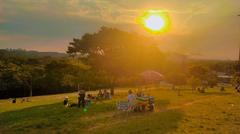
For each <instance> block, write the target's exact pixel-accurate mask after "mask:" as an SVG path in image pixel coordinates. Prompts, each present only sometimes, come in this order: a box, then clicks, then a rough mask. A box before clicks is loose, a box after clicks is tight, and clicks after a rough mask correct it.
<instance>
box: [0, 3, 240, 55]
mask: <svg viewBox="0 0 240 134" xmlns="http://www.w3.org/2000/svg"><path fill="white" fill-rule="evenodd" d="M148 10H163V11H165V12H167V13H168V14H169V16H170V18H171V24H172V26H171V29H170V30H169V31H168V32H167V33H164V34H158V35H153V34H151V33H147V32H146V31H145V30H144V28H143V27H142V26H140V25H138V24H137V22H136V19H137V17H139V16H141V15H142V14H143V13H144V12H146V11H148ZM238 14H240V0H0V48H23V49H28V50H38V51H58V52H65V51H66V49H67V46H68V42H69V41H71V40H72V38H73V37H81V35H83V34H84V33H86V32H90V33H91V32H96V31H97V30H98V29H99V28H100V27H101V26H103V25H104V26H110V27H117V28H120V29H123V30H128V31H131V32H136V33H139V34H144V35H146V36H153V38H154V39H155V40H157V42H158V45H159V47H160V49H162V50H163V51H170V52H180V53H184V54H187V55H189V56H192V57H198V58H207V59H236V58H237V57H238V55H237V54H238V46H239V44H240V16H237V15H238Z"/></svg>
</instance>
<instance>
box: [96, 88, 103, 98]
mask: <svg viewBox="0 0 240 134" xmlns="http://www.w3.org/2000/svg"><path fill="white" fill-rule="evenodd" d="M97 97H98V99H102V98H103V92H102V90H101V89H100V90H99V92H98V95H97Z"/></svg>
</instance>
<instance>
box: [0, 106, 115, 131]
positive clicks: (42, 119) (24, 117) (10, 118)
mask: <svg viewBox="0 0 240 134" xmlns="http://www.w3.org/2000/svg"><path fill="white" fill-rule="evenodd" d="M111 110H113V107H112V104H109V103H106V104H101V105H95V104H94V105H92V106H90V107H88V108H87V111H85V112H84V111H83V109H82V108H77V107H71V108H65V107H64V106H63V104H62V103H56V104H50V105H42V106H34V107H30V108H25V109H21V110H17V111H10V112H4V113H1V114H0V126H1V127H0V133H1V132H8V133H9V132H13V133H19V132H27V131H29V130H33V131H35V130H36V131H38V130H41V129H46V130H50V131H51V130H52V131H54V130H59V129H63V128H64V126H65V125H66V124H69V123H71V121H73V120H76V119H78V120H81V117H83V116H94V115H96V113H104V112H107V111H111ZM78 125H79V127H81V126H85V124H84V122H83V123H82V124H81V123H80V124H78Z"/></svg>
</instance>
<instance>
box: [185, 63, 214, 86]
mask: <svg viewBox="0 0 240 134" xmlns="http://www.w3.org/2000/svg"><path fill="white" fill-rule="evenodd" d="M189 73H190V76H191V77H194V78H197V79H199V80H201V83H202V86H203V87H205V86H210V87H213V86H215V85H217V83H218V78H217V75H216V73H214V72H213V71H212V70H210V69H209V68H207V67H204V66H202V65H194V66H192V67H190V69H189Z"/></svg>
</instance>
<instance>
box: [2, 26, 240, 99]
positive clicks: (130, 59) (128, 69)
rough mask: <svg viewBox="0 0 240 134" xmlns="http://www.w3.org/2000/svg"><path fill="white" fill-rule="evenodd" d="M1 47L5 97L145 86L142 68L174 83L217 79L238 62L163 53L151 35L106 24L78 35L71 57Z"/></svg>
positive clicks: (201, 82)
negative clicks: (195, 58)
mask: <svg viewBox="0 0 240 134" xmlns="http://www.w3.org/2000/svg"><path fill="white" fill-rule="evenodd" d="M26 53H27V52H26V51H22V50H11V51H9V50H1V51H0V98H9V97H20V96H32V95H43V94H55V93H63V92H72V91H77V90H78V89H84V90H96V89H102V88H114V87H119V86H137V85H142V84H143V82H142V78H141V77H140V76H139V74H140V73H142V72H144V71H146V70H154V71H157V72H160V73H162V74H163V75H164V77H165V80H166V81H167V82H169V83H171V84H173V85H176V86H178V85H184V84H189V85H192V87H193V88H195V87H197V86H198V85H202V84H204V83H207V85H209V86H214V85H216V83H217V77H216V72H218V71H221V72H226V73H228V74H233V73H234V72H235V66H236V63H235V62H232V61H214V62H213V61H201V60H190V59H188V57H187V56H184V55H181V54H169V53H163V52H162V51H161V50H160V49H159V48H158V44H157V43H156V42H155V41H154V40H153V39H152V38H150V37H145V36H142V35H138V34H136V33H130V32H126V31H122V30H119V29H115V28H108V27H102V28H101V29H100V30H99V31H98V32H96V33H91V34H90V33H86V34H84V35H83V36H82V37H80V38H74V39H73V40H72V41H71V42H70V43H69V46H68V48H67V54H68V56H65V55H64V54H63V55H62V54H59V53H58V54H57V56H54V54H53V53H51V56H46V54H44V55H43V56H41V55H40V54H37V56H36V54H35V56H32V54H26Z"/></svg>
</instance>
